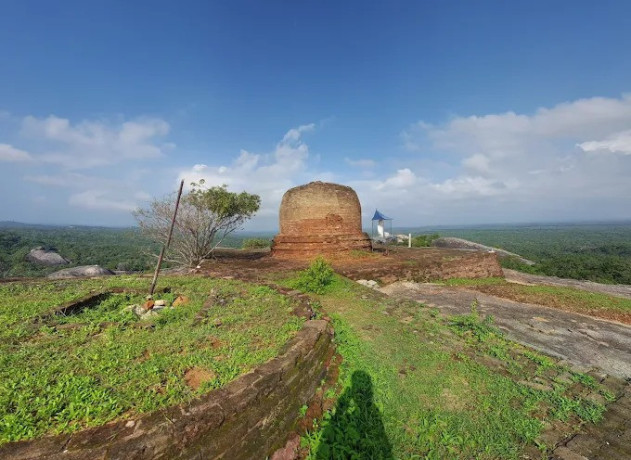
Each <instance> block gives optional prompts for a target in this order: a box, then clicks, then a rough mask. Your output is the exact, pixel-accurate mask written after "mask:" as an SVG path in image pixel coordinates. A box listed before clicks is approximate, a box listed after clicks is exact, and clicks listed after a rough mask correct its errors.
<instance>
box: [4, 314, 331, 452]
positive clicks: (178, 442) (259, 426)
mask: <svg viewBox="0 0 631 460" xmlns="http://www.w3.org/2000/svg"><path fill="white" fill-rule="evenodd" d="M332 337H333V331H332V328H331V326H330V325H329V323H327V322H326V321H315V320H312V321H307V322H306V323H305V324H304V326H303V328H302V329H301V330H300V331H299V332H298V334H297V335H296V336H295V337H294V338H293V339H292V340H291V341H290V342H289V343H288V344H287V345H286V346H285V348H284V350H283V352H282V353H281V355H280V356H278V357H276V358H274V359H272V360H270V361H268V362H267V363H265V364H263V365H262V366H260V367H258V368H257V369H255V370H254V371H252V372H250V373H248V374H245V375H243V376H241V377H239V378H238V379H237V380H235V381H233V382H231V383H229V384H228V385H226V386H225V387H223V388H221V389H218V390H214V391H211V392H210V393H207V394H206V395H203V396H201V397H200V398H198V399H195V400H193V401H191V402H189V403H186V404H181V405H178V406H174V407H170V408H167V409H164V410H160V411H157V412H154V413H151V414H147V415H145V416H142V417H140V418H137V419H132V420H123V421H119V422H113V423H108V424H106V425H103V426H101V427H96V428H90V429H87V430H84V431H80V432H77V433H73V434H69V435H59V436H53V437H46V438H42V439H37V440H34V441H21V442H14V443H9V444H5V445H4V446H2V447H0V458H2V459H5V460H52V459H68V460H88V459H89V460H94V459H107V460H132V459H198V460H201V459H215V458H224V459H235V460H239V459H244V460H245V459H248V460H249V459H255V458H266V457H267V456H268V455H271V453H272V452H273V451H275V450H276V449H277V448H279V447H282V446H283V445H284V443H285V440H286V439H285V438H286V437H287V435H288V433H289V432H290V431H291V430H292V428H293V427H294V425H295V423H296V420H297V418H298V415H299V409H300V407H302V406H303V405H304V404H306V403H307V402H308V401H309V400H310V399H311V398H312V397H313V395H314V393H315V390H316V388H317V387H318V385H319V383H320V381H321V380H322V378H323V377H324V376H325V374H326V362H327V359H328V358H330V356H331V354H332V353H333V351H334V345H333V341H332Z"/></svg>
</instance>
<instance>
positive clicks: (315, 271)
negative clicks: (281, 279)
mask: <svg viewBox="0 0 631 460" xmlns="http://www.w3.org/2000/svg"><path fill="white" fill-rule="evenodd" d="M334 280H335V272H334V271H333V268H331V265H330V264H329V263H328V262H327V261H326V260H324V259H323V258H322V257H317V258H316V259H315V260H314V261H313V262H311V265H309V268H307V269H306V270H303V271H301V272H300V273H299V274H298V276H297V277H296V278H295V279H294V281H293V282H292V286H293V287H294V288H296V289H300V290H302V291H305V292H313V293H315V294H324V293H325V292H326V289H327V287H328V286H329V285H331V284H332V283H333V281H334Z"/></svg>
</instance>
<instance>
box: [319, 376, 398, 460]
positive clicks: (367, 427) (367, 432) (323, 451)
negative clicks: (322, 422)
mask: <svg viewBox="0 0 631 460" xmlns="http://www.w3.org/2000/svg"><path fill="white" fill-rule="evenodd" d="M350 458H353V459H355V458H357V459H375V460H376V459H380V460H381V459H393V458H394V457H393V456H392V445H391V444H390V441H389V440H388V437H387V436H386V430H385V429H384V426H383V421H382V419H381V413H380V412H379V409H377V406H375V403H374V402H373V388H372V379H371V378H370V375H368V374H367V373H366V372H364V371H355V372H353V375H352V376H351V386H350V388H347V389H346V390H344V392H343V393H342V396H340V398H339V399H338V401H337V405H336V406H335V415H333V417H332V418H331V420H329V422H328V424H327V425H326V427H325V428H324V431H323V433H322V437H321V439H320V444H319V446H318V450H317V452H316V459H317V460H329V459H333V460H338V459H350Z"/></svg>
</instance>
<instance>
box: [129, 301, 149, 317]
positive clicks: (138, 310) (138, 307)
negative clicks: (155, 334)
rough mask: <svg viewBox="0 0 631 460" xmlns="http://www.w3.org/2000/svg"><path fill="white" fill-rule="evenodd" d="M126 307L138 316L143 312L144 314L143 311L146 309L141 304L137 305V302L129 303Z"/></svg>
mask: <svg viewBox="0 0 631 460" xmlns="http://www.w3.org/2000/svg"><path fill="white" fill-rule="evenodd" d="M128 308H129V309H130V310H131V311H132V312H134V314H135V315H136V316H138V317H141V316H142V315H144V314H145V312H146V311H147V310H145V307H143V306H142V305H138V304H135V305H130V306H129V307H128Z"/></svg>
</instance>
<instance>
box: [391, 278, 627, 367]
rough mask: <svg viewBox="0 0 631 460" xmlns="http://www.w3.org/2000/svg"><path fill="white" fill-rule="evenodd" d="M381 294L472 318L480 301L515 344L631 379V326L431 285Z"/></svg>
mask: <svg viewBox="0 0 631 460" xmlns="http://www.w3.org/2000/svg"><path fill="white" fill-rule="evenodd" d="M380 291H382V292H384V293H386V294H388V295H390V296H394V297H400V298H406V299H411V300H416V301H418V302H421V303H423V304H426V305H428V306H430V307H437V308H439V309H440V310H441V311H442V312H443V313H446V314H450V315H455V314H463V313H469V312H470V311H471V305H472V303H473V302H474V301H476V299H477V302H478V307H477V309H478V311H479V312H480V314H481V315H492V316H493V318H494V320H495V324H496V325H497V326H498V327H499V328H500V329H501V330H502V331H504V332H505V333H506V334H507V336H508V337H509V338H510V339H512V340H515V341H516V342H519V343H522V344H525V345H528V346H531V347H533V348H535V349H538V350H540V351H542V352H544V353H546V354H549V355H551V356H555V357H557V358H560V359H562V360H565V361H567V362H568V363H569V364H570V365H572V366H573V367H579V368H594V367H597V368H600V369H602V370H603V371H604V372H606V373H607V374H610V375H614V376H616V377H620V378H625V379H626V378H631V327H629V326H625V325H623V324H620V323H614V322H610V321H604V320H599V319H595V318H592V317H588V316H584V315H580V314H577V313H570V312H566V311H562V310H557V309H554V308H549V307H543V306H540V305H533V304H526V303H519V302H514V301H511V300H507V299H502V298H499V297H493V296H489V295H486V294H482V293H480V292H475V291H470V290H467V289H464V288H457V287H448V286H442V285H437V284H430V283H427V284H425V283H423V284H421V283H412V282H407V281H402V282H397V283H393V284H391V285H388V286H385V287H383V288H381V289H380Z"/></svg>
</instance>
